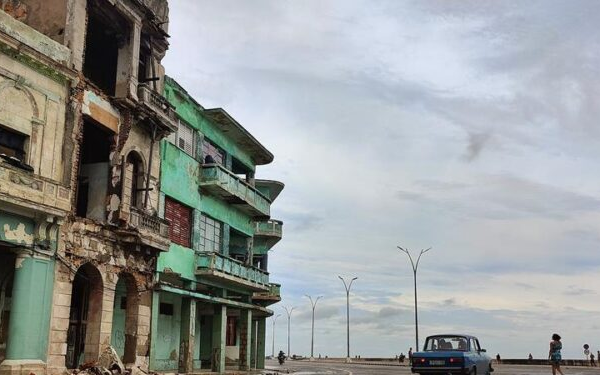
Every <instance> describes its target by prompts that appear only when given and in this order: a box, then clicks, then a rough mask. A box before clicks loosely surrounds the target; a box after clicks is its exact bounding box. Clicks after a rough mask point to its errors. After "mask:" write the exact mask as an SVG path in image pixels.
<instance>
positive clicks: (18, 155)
mask: <svg viewBox="0 0 600 375" xmlns="http://www.w3.org/2000/svg"><path fill="white" fill-rule="evenodd" d="M26 141H27V136H25V135H23V134H20V133H17V132H15V131H12V130H9V129H6V128H3V127H0V156H2V157H3V158H4V159H8V158H15V159H18V160H19V161H20V162H24V161H25V142H26Z"/></svg>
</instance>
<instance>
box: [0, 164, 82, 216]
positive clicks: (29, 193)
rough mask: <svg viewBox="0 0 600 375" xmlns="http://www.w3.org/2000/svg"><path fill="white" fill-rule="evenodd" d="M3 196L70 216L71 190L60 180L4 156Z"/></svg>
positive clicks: (0, 194)
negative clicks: (13, 162) (24, 167)
mask: <svg viewBox="0 0 600 375" xmlns="http://www.w3.org/2000/svg"><path fill="white" fill-rule="evenodd" d="M0 198H1V200H2V201H4V202H5V203H12V204H14V205H17V206H21V207H26V208H29V209H31V210H33V211H42V212H44V213H45V214H48V215H55V216H60V217H62V216H66V215H67V213H68V212H69V211H70V210H71V191H70V190H69V189H68V188H67V187H65V186H63V185H61V184H59V183H58V182H56V181H54V180H51V179H48V178H44V177H42V176H40V175H36V174H34V173H32V172H30V171H28V170H25V169H23V168H19V167H17V166H14V165H11V164H8V163H6V162H5V161H4V160H3V159H2V158H0Z"/></svg>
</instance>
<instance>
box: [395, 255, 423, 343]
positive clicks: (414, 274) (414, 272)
mask: <svg viewBox="0 0 600 375" xmlns="http://www.w3.org/2000/svg"><path fill="white" fill-rule="evenodd" d="M397 247H398V249H400V251H402V252H404V253H406V255H408V259H410V265H411V266H412V270H413V280H414V283H415V350H416V351H419V313H418V310H417V270H418V269H419V262H420V261H421V257H422V256H423V254H425V253H426V252H428V251H429V250H431V248H429V249H425V250H421V252H420V253H419V257H418V258H417V262H416V263H415V262H414V261H413V258H412V256H411V255H410V252H409V251H408V250H407V249H404V248H402V247H400V246H397Z"/></svg>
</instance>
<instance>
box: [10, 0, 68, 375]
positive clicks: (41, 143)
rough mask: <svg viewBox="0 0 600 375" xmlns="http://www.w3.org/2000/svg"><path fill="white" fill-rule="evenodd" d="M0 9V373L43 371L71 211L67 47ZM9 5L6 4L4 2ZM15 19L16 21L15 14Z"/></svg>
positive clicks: (15, 11)
mask: <svg viewBox="0 0 600 375" xmlns="http://www.w3.org/2000/svg"><path fill="white" fill-rule="evenodd" d="M5 3H6V2H1V3H0V4H2V6H3V7H6V8H4V9H6V10H7V11H9V12H10V13H7V12H4V11H0V373H2V374H4V373H27V374H29V372H35V373H39V372H40V371H44V370H45V364H46V361H47V352H48V350H49V342H48V341H49V336H48V332H49V327H50V324H51V321H50V314H51V309H52V304H53V295H52V290H53V279H54V272H55V267H56V261H55V259H56V258H55V254H56V251H57V248H58V243H59V236H60V230H61V228H62V226H63V225H64V223H65V222H66V218H67V217H68V215H69V213H70V210H71V197H72V195H71V194H72V192H71V189H70V187H69V184H68V183H65V176H69V175H70V173H71V171H70V168H68V167H66V165H67V164H65V158H64V157H63V154H62V150H63V147H64V139H65V137H66V135H65V126H64V124H65V122H66V121H67V120H66V118H67V116H68V114H67V113H66V108H67V103H68V101H69V96H70V87H71V85H72V84H73V82H75V81H76V78H77V74H76V72H75V71H74V70H73V69H71V68H70V51H69V49H68V48H66V47H65V46H63V45H62V44H60V43H58V42H56V41H54V40H52V39H51V38H49V37H47V36H46V35H44V34H42V33H39V32H38V31H36V30H35V29H34V28H32V27H30V26H28V25H26V24H25V23H23V22H21V20H24V18H25V17H26V12H25V7H22V6H20V7H16V8H15V7H12V5H13V4H12V3H10V4H5ZM8 5H11V6H8ZM19 19H21V20H19Z"/></svg>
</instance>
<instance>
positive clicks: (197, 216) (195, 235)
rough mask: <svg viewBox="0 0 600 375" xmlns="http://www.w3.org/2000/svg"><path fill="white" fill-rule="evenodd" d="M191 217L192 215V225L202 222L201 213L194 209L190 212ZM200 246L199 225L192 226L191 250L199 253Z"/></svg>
mask: <svg viewBox="0 0 600 375" xmlns="http://www.w3.org/2000/svg"><path fill="white" fill-rule="evenodd" d="M192 215H193V220H194V221H193V223H200V221H201V220H202V211H200V210H198V209H195V210H192ZM201 244H202V236H201V234H200V225H193V226H192V249H194V251H196V252H198V251H201V250H202V248H201V247H200V245H201Z"/></svg>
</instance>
